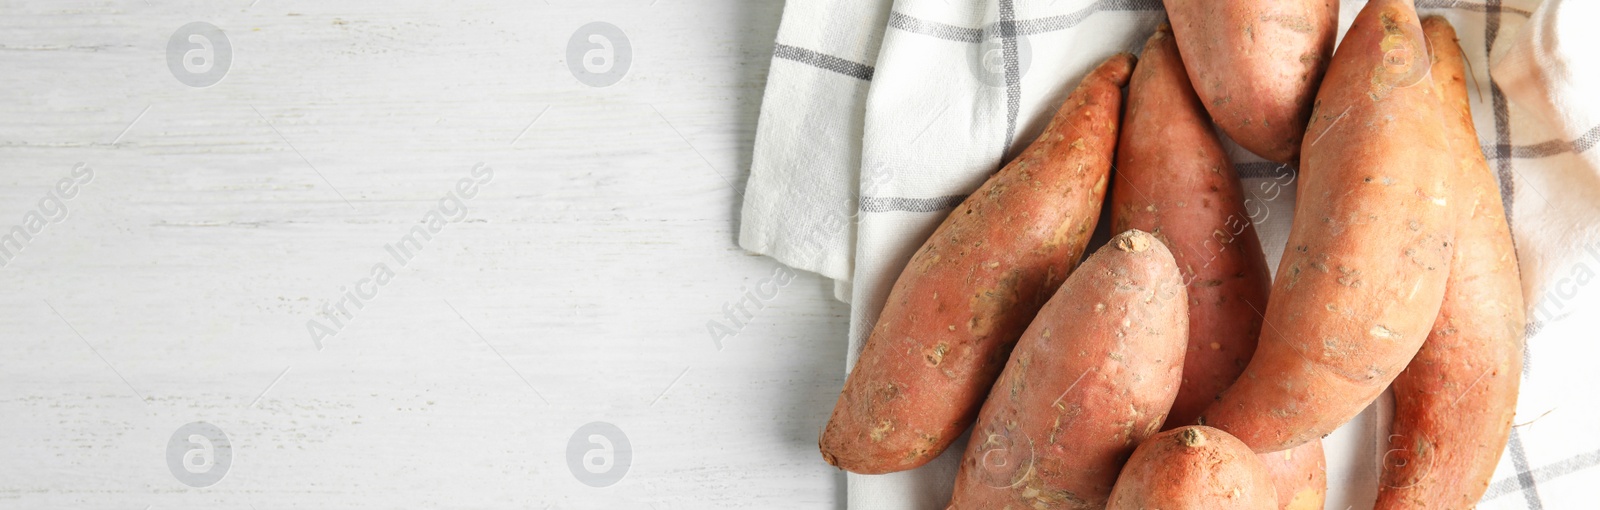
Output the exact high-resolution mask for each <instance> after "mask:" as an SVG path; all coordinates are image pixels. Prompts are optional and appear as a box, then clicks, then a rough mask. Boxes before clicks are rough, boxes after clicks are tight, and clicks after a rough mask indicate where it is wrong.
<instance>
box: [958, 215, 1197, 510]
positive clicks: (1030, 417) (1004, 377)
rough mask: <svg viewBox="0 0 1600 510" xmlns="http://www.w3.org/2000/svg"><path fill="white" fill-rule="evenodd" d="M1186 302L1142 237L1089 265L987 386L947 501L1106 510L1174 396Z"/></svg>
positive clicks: (1116, 244) (1118, 244) (1165, 254)
mask: <svg viewBox="0 0 1600 510" xmlns="http://www.w3.org/2000/svg"><path fill="white" fill-rule="evenodd" d="M1187 308H1188V306H1187V299H1186V295H1185V291H1184V287H1183V282H1182V279H1181V277H1180V276H1179V273H1178V269H1177V266H1176V264H1175V263H1174V262H1173V259H1172V255H1171V253H1170V252H1169V251H1168V249H1167V248H1166V246H1165V245H1163V244H1162V243H1161V242H1160V241H1159V240H1157V239H1155V238H1154V237H1153V236H1151V235H1150V234H1148V233H1145V232H1141V231H1137V230H1130V231H1127V232H1124V233H1122V234H1119V235H1118V236H1116V237H1114V238H1113V239H1112V240H1111V243H1110V244H1108V245H1107V246H1105V247H1104V248H1101V249H1100V250H1098V251H1096V252H1095V253H1094V255H1092V256H1090V257H1089V258H1088V260H1086V261H1084V263H1083V265H1082V266H1081V267H1079V269H1078V271H1077V272H1075V273H1073V274H1072V276H1071V277H1070V278H1068V279H1067V282H1066V283H1065V284H1063V285H1062V286H1061V288H1060V290H1058V291H1057V292H1056V294H1055V296H1054V297H1053V298H1051V299H1050V301H1049V303H1047V304H1045V306H1044V308H1043V309H1041V310H1040V311H1039V316H1038V318H1036V319H1035V320H1034V321H1033V324H1032V325H1030V326H1029V327H1028V330H1027V332H1026V333H1024V334H1023V336H1022V339H1021V340H1020V341H1019V342H1018V343H1017V347H1016V352H1015V353H1014V354H1013V355H1012V358H1011V361H1010V363H1009V364H1007V365H1006V367H1005V370H1004V372H1002V373H1001V375H1000V379H999V381H997V382H996V383H995V385H994V388H993V391H991V392H990V393H989V397H988V400H987V401H986V402H985V403H984V405H983V409H982V411H981V412H980V414H979V418H978V422H977V424H976V425H974V427H973V432H972V440H971V442H969V443H968V445H967V451H966V452H965V455H964V456H963V457H962V460H961V467H960V470H959V472H958V473H957V475H956V483H955V490H954V496H953V497H952V499H951V502H950V508H953V509H968V508H970V509H988V508H1066V509H1098V508H1104V506H1105V503H1106V498H1107V497H1108V496H1109V495H1110V493H1111V488H1112V485H1113V484H1114V483H1115V481H1116V477H1117V473H1118V471H1119V470H1120V469H1121V468H1122V464H1123V462H1124V461H1126V460H1127V458H1128V455H1129V454H1131V453H1132V452H1133V449H1134V448H1135V447H1136V446H1137V445H1138V444H1139V443H1140V442H1141V441H1143V440H1144V439H1145V438H1147V437H1149V436H1150V435H1151V434H1154V433H1156V431H1157V430H1159V428H1160V427H1161V423H1162V422H1163V421H1164V420H1165V418H1166V412H1167V409H1168V408H1170V407H1171V405H1172V399H1173V397H1174V396H1176V394H1177V389H1178V380H1179V378H1180V377H1181V374H1182V362H1183V349H1184V345H1185V340H1184V337H1185V336H1186V334H1187V331H1188V324H1187V321H1188V314H1187Z"/></svg>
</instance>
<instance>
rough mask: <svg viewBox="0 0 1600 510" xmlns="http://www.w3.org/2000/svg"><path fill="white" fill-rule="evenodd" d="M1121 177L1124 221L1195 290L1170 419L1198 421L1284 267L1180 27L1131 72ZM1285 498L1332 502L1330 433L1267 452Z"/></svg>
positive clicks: (1245, 356)
mask: <svg viewBox="0 0 1600 510" xmlns="http://www.w3.org/2000/svg"><path fill="white" fill-rule="evenodd" d="M1127 101H1128V107H1127V111H1126V112H1125V113H1124V114H1123V118H1122V135H1121V136H1122V138H1121V140H1120V141H1119V142H1118V143H1117V173H1116V177H1115V181H1116V182H1115V184H1114V185H1113V186H1112V187H1111V204H1112V207H1111V211H1112V219H1111V224H1112V228H1114V229H1115V231H1117V232H1121V231H1124V230H1127V229H1141V230H1145V231H1148V232H1150V233H1151V234H1152V235H1155V236H1156V238H1158V239H1160V240H1161V242H1163V243H1165V244H1166V245H1167V246H1168V247H1169V248H1170V249H1171V250H1172V257H1173V259H1175V260H1176V261H1177V263H1178V268H1179V270H1180V271H1181V272H1182V274H1183V278H1184V284H1185V286H1186V287H1187V290H1188V294H1189V345H1188V351H1187V353H1186V354H1185V356H1184V360H1183V383H1182V384H1181V385H1180V386H1179V389H1178V397H1177V400H1175V401H1173V404H1172V411H1171V412H1170V413H1168V414H1167V422H1166V424H1165V425H1164V426H1163V427H1162V428H1163V429H1171V428H1176V427H1180V426H1183V425H1188V424H1192V423H1194V420H1195V418H1196V417H1198V416H1200V412H1201V411H1203V410H1205V408H1206V406H1208V405H1211V403H1212V402H1214V401H1216V398H1217V395H1218V394H1220V393H1222V391H1223V390H1224V389H1227V387H1228V386H1229V385H1231V384H1233V381H1234V380H1235V379H1238V377H1239V373H1240V372H1243V371H1244V367H1245V364H1246V363H1249V362H1250V356H1251V354H1253V353H1255V350H1256V339H1257V338H1258V336H1259V335H1260V334H1261V312H1260V311H1261V310H1265V309H1266V307H1267V294H1268V290H1269V289H1270V288H1271V285H1272V276H1271V274H1269V273H1268V271H1267V260H1266V257H1265V256H1264V255H1263V254H1262V252H1261V244H1260V241H1259V240H1257V238H1256V231H1255V226H1254V225H1253V224H1252V222H1251V219H1250V215H1249V213H1248V212H1246V210H1245V205H1244V191H1243V190H1242V189H1240V186H1239V178H1238V176H1237V175H1236V174H1235V173H1234V170H1233V164H1232V162H1230V161H1229V160H1228V155H1227V153H1226V152H1225V151H1224V150H1223V148H1222V142H1221V141H1219V140H1218V139H1217V135H1216V132H1215V131H1213V130H1212V129H1211V119H1210V118H1209V117H1208V116H1207V114H1206V111H1205V108H1204V107H1203V106H1202V105H1201V104H1200V98H1198V97H1196V96H1195V93H1194V89H1193V88H1192V87H1191V86H1190V84H1189V76H1188V75H1187V74H1185V71H1184V66H1183V60H1182V59H1181V57H1180V56H1179V53H1178V47H1177V45H1176V44H1175V43H1174V42H1173V37H1172V29H1171V27H1169V26H1168V25H1165V24H1163V25H1161V26H1160V27H1158V28H1157V29H1156V33H1155V35H1152V36H1151V37H1150V40H1149V41H1147V42H1146V43H1145V46H1144V53H1143V54H1141V55H1140V56H1139V64H1138V66H1136V67H1134V70H1133V77H1131V78H1129V80H1128V100H1127ZM1261 460H1262V463H1263V464H1265V465H1266V466H1267V468H1268V472H1269V473H1271V474H1272V478H1273V483H1274V485H1275V486H1277V487H1278V489H1279V490H1278V494H1279V498H1278V499H1279V503H1281V504H1283V505H1289V504H1290V503H1291V502H1293V503H1294V505H1295V506H1292V507H1290V506H1285V508H1297V509H1303V508H1318V509H1320V508H1322V503H1323V498H1324V496H1325V495H1326V493H1327V472H1326V468H1325V467H1324V460H1323V454H1322V442H1321V441H1312V442H1309V443H1306V444H1305V445H1302V446H1300V447H1298V448H1295V449H1291V450H1286V451H1284V452H1281V453H1280V452H1273V453H1267V454H1262V455H1261Z"/></svg>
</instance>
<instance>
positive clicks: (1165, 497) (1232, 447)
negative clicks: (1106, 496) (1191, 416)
mask: <svg viewBox="0 0 1600 510" xmlns="http://www.w3.org/2000/svg"><path fill="white" fill-rule="evenodd" d="M1106 508H1107V509H1108V510H1154V509H1160V510H1185V509H1195V510H1201V509H1204V510H1224V509H1239V510H1246V509H1249V510H1274V509H1276V508H1278V494H1277V492H1275V491H1274V490H1273V488H1272V480H1271V478H1270V477H1269V476H1268V475H1267V467H1266V466H1265V465H1263V464H1262V463H1261V459H1260V458H1258V457H1256V455H1255V453H1254V452H1251V451H1250V447H1249V446H1245V444H1244V443H1243V442H1240V441H1239V440H1238V439H1235V438H1234V437H1233V436H1230V435H1228V434H1227V433H1226V432H1223V431H1221V430H1217V429H1214V428H1211V427H1203V426H1188V427H1180V428H1176V429H1172V430H1169V431H1166V432H1162V433H1160V434H1156V435H1155V436H1154V437H1151V438H1150V439H1149V440H1146V441H1145V442H1144V444H1141V445H1139V449H1137V450H1135V451H1134V452H1133V457H1132V458H1130V459H1128V465H1127V466H1124V467H1123V468H1122V475H1121V476H1120V477H1118V478H1117V487H1116V489H1115V490H1113V491H1112V492H1111V504H1110V505H1108V506H1107V507H1106Z"/></svg>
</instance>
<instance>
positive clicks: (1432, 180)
mask: <svg viewBox="0 0 1600 510" xmlns="http://www.w3.org/2000/svg"><path fill="white" fill-rule="evenodd" d="M1428 63H1429V60H1428V58H1427V46H1426V45H1425V43H1424V41H1423V39H1422V27H1421V25H1420V24H1419V23H1418V20H1417V13H1416V11H1415V10H1414V9H1413V8H1412V6H1411V3H1410V2H1408V1H1403V0H1372V1H1371V2H1369V3H1367V5H1366V7H1364V8H1363V9H1362V10H1361V13H1360V14H1359V15H1357V16H1356V19H1355V23H1354V24H1353V25H1351V27H1350V30H1349V32H1347V33H1346V34H1345V38H1344V41H1343V42H1341V43H1340V45H1339V49H1338V51H1337V52H1335V53H1334V55H1333V62H1332V63H1331V64H1329V67H1328V74H1327V78H1326V79H1325V80H1324V81H1323V82H1322V87H1321V89H1320V90H1319V91H1318V92H1317V102H1316V105H1315V107H1314V108H1315V109H1314V112H1313V113H1314V114H1313V116H1312V119H1311V124H1310V126H1309V127H1308V129H1307V134H1306V146H1305V149H1304V150H1303V151H1302V155H1301V162H1300V169H1301V174H1300V184H1299V185H1300V188H1299V192H1298V194H1297V198H1298V201H1297V202H1296V203H1295V217H1294V221H1293V223H1292V224H1291V226H1290V231H1289V242H1288V246H1287V247H1286V249H1285V250H1284V255H1283V260H1282V262H1281V264H1280V265H1279V267H1278V275H1277V278H1276V279H1275V280H1274V281H1273V288H1272V296H1271V297H1270V298H1269V299H1268V301H1267V310H1266V318H1265V319H1264V321H1263V327H1262V332H1261V340H1260V342H1259V343H1258V344H1257V345H1256V353H1255V356H1254V357H1252V358H1251V359H1250V364H1249V365H1248V366H1247V367H1245V370H1244V373H1243V374H1242V375H1241V376H1240V378H1239V380H1238V381H1237V382H1235V383H1234V385H1233V386H1231V387H1229V388H1228V389H1227V390H1226V391H1224V392H1223V393H1222V396H1221V397H1219V398H1218V400H1217V402H1216V403H1214V404H1212V405H1211V407H1209V408H1207V409H1206V411H1205V412H1204V413H1203V414H1202V416H1201V418H1200V423H1203V424H1205V425H1210V426H1213V427H1217V428H1220V429H1222V430H1226V431H1228V433H1230V434H1233V435H1234V436H1235V437H1238V438H1239V439H1240V440H1241V441H1244V442H1245V444H1248V445H1250V447H1251V448H1254V449H1255V450H1256V451H1257V452H1262V453H1264V452H1274V451H1280V450H1284V449H1288V448H1293V447H1295V446H1298V445H1300V444H1302V443H1305V442H1307V441H1310V440H1312V439H1315V438H1317V437H1321V436H1324V435H1327V434H1328V433H1329V432H1332V431H1333V429H1334V428H1336V427H1338V426H1339V425H1341V424H1343V423H1345V422H1346V421H1349V420H1350V418H1352V417H1355V415H1356V414H1357V413H1359V412H1361V410H1362V409H1363V408H1365V407H1366V405H1367V404H1369V403H1371V402H1372V401H1373V400H1374V399H1376V398H1377V396H1378V395H1379V394H1381V393H1382V392H1383V389H1384V388H1385V387H1387V386H1388V385H1389V382H1390V381H1393V380H1394V378H1395V377H1396V376H1398V375H1399V374H1400V371H1401V370H1403V369H1404V368H1405V366H1406V364H1407V363H1409V362H1410V361H1411V357H1412V356H1414V355H1416V353H1417V349H1419V348H1420V347H1422V341H1423V339H1425V338H1427V334H1428V330H1429V328H1430V326H1431V325H1432V324H1433V319H1434V317H1437V316H1438V313H1439V307H1440V304H1441V303H1442V301H1443V300H1444V284H1445V278H1446V277H1447V275H1448V273H1449V265H1450V258H1451V255H1452V253H1453V252H1454V248H1455V244H1456V243H1455V223H1456V222H1455V216H1456V214H1455V210H1456V209H1455V208H1454V207H1451V205H1450V199H1451V198H1452V196H1453V195H1452V192H1451V187H1450V179H1451V178H1453V177H1454V175H1455V173H1456V171H1455V166H1456V165H1455V162H1454V161H1453V160H1452V158H1451V157H1450V156H1449V154H1450V153H1449V149H1448V142H1447V141H1446V138H1445V133H1444V128H1443V123H1442V122H1441V117H1440V107H1439V100H1438V97H1437V93H1436V92H1434V90H1433V85H1432V82H1431V81H1430V80H1429V79H1428Z"/></svg>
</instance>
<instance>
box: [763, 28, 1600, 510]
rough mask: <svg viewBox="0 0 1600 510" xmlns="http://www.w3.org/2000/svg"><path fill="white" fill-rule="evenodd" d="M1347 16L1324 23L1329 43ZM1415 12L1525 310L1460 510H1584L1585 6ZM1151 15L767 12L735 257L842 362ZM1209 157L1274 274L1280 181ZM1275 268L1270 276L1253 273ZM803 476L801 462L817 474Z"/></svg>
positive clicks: (1367, 477) (1375, 434)
mask: <svg viewBox="0 0 1600 510" xmlns="http://www.w3.org/2000/svg"><path fill="white" fill-rule="evenodd" d="M1363 3H1364V2H1363V1H1351V0H1346V1H1344V2H1342V4H1341V7H1340V9H1341V11H1340V15H1341V33H1342V31H1343V30H1345V29H1348V28H1349V24H1350V22H1351V20H1352V19H1353V18H1354V16H1355V14H1356V13H1357V12H1358V11H1359V10H1360V8H1361V7H1362V5H1363ZM1596 4H1597V3H1596V2H1594V1H1593V0H1545V1H1543V2H1541V1H1539V0H1523V1H1516V0H1505V1H1499V0H1488V1H1482V0H1474V1H1466V0H1418V1H1417V6H1418V8H1419V10H1421V11H1422V12H1423V14H1424V15H1430V14H1438V15H1443V16H1445V17H1447V18H1448V19H1449V20H1450V22H1451V23H1452V24H1454V25H1455V27H1456V30H1457V33H1458V35H1459V36H1460V38H1461V45H1462V47H1463V49H1464V50H1465V52H1466V54H1467V56H1468V58H1469V59H1470V64H1471V67H1470V69H1469V71H1470V72H1471V73H1472V75H1473V81H1472V82H1470V83H1469V88H1470V89H1471V90H1470V91H1469V93H1470V94H1471V96H1472V99H1473V103H1472V108H1473V113H1474V117H1475V120H1476V121H1477V125H1478V133H1479V135H1480V136H1482V137H1484V138H1485V140H1484V141H1483V150H1484V153H1485V154H1486V155H1487V156H1488V158H1489V162H1490V165H1491V166H1492V167H1493V168H1494V169H1495V170H1496V171H1497V172H1498V173H1499V176H1500V183H1501V193H1502V195H1503V197H1504V201H1505V206H1506V208H1507V210H1508V212H1509V214H1508V217H1509V218H1510V219H1511V222H1512V228H1513V230H1514V233H1515V241H1516V245H1517V254H1518V258H1519V261H1520V263H1521V267H1522V274H1523V280H1524V293H1525V297H1526V298H1527V302H1528V304H1529V311H1528V317H1529V324H1528V328H1527V329H1528V352H1527V354H1526V359H1527V365H1526V367H1525V368H1524V373H1523V376H1524V381H1523V383H1522V396H1521V399H1520V402H1519V405H1518V410H1517V411H1518V412H1517V420H1516V423H1517V426H1516V427H1515V428H1514V429H1513V431H1512V434H1511V439H1510V444H1509V445H1508V447H1507V452H1506V454H1505V455H1504V456H1503V459H1502V461H1501V465H1500V466H1499V469H1498V470H1497V471H1496V473H1495V478H1494V480H1493V482H1492V485H1491V486H1490V488H1489V491H1488V493H1487V494H1486V495H1485V496H1484V498H1483V502H1482V504H1481V505H1480V507H1481V508H1534V509H1538V508H1594V507H1595V503H1594V501H1595V500H1596V499H1600V498H1597V496H1600V469H1597V468H1595V466H1596V465H1597V464H1600V405H1597V404H1600V392H1597V391H1596V388H1600V370H1596V369H1594V368H1592V367H1589V366H1586V365H1587V363H1589V362H1591V361H1592V360H1596V359H1600V344H1597V343H1596V342H1594V341H1592V339H1593V338H1594V332H1595V331H1596V330H1600V313H1596V312H1600V285H1591V281H1593V280H1600V151H1593V150H1590V149H1592V148H1593V147H1594V145H1595V142H1596V141H1597V140H1600V99H1592V98H1593V95H1592V94H1594V93H1596V92H1600V54H1595V53H1594V51H1595V50H1596V49H1597V48H1600V33H1597V32H1600V31H1597V30H1595V29H1594V28H1593V27H1590V26H1586V25H1592V24H1593V21H1595V20H1600V5H1596ZM1164 17H1165V15H1164V14H1163V12H1162V7H1161V2H1160V0H1055V1H1049V0H896V1H891V0H788V2H787V4H786V5H785V7H784V17H783V24H782V26H781V28H780V30H779V32H778V40H777V47H776V50H775V51H774V52H773V61H772V68H771V74H770V75H769V77H768V84H767V91H766V97H765V100H764V102H763V105H762V111H761V119H760V124H759V128H758V132H757V138H756V146H755V155H754V160H753V163H752V167H751V173H750V179H749V182H748V185H747V189H746V193H745V202H744V211H743V217H742V219H741V226H740V244H741V245H742V246H743V247H745V248H746V249H749V250H751V251H754V252H758V253H762V254H766V255H770V256H772V257H774V258H776V259H778V260H779V261H781V262H783V263H785V264H788V265H791V266H794V267H796V268H799V269H805V270H809V271H814V272H817V273H820V274H822V275H824V276H827V277H829V278H831V279H833V280H834V281H835V282H836V287H835V291H836V292H835V293H836V296H837V297H839V298H840V299H841V300H844V301H847V302H851V303H853V306H852V309H851V321H850V336H849V342H850V346H851V349H850V351H849V352H850V355H849V358H850V359H848V360H846V363H847V366H848V365H849V364H853V363H854V361H855V357H856V355H857V353H858V352H859V350H860V347H861V344H862V343H863V341H864V340H865V335H866V332H868V331H869V330H870V329H871V328H870V326H871V325H872V324H873V322H874V321H875V320H876V319H877V315H878V313H879V310H880V307H881V306H882V303H883V302H884V300H885V299H886V297H887V294H888V291H889V288H890V286H891V285H892V284H893V282H894V279H895V278H896V276H898V275H899V272H900V269H901V268H902V267H903V266H904V264H905V262H906V261H907V260H909V258H910V257H911V254H912V252H913V251H915V250H916V248H917V247H918V246H920V245H921V243H922V241H923V240H924V239H926V238H927V236H928V235H929V234H931V233H932V231H933V229H934V228H935V227H936V226H937V225H938V224H939V222H940V221H941V220H942V219H943V218H944V217H945V215H946V214H947V213H948V211H949V210H950V209H951V208H952V207H954V206H955V205H956V204H958V203H960V201H961V200H962V199H964V198H965V196H966V194H967V193H969V192H970V191H971V190H973V189H975V188H976V187H977V186H978V185H979V184H981V183H982V182H983V180H984V179H986V178H987V177H988V176H989V175H990V174H991V173H993V172H994V171H995V170H996V169H998V168H999V166H1000V165H1001V164H1002V163H1003V162H1004V161H1006V160H1008V159H1010V157H1012V156H1013V155H1015V153H1016V151H1018V150H1020V149H1021V148H1022V147H1024V146H1026V144H1027V143H1028V142H1029V141H1031V140H1032V139H1033V137H1034V136H1036V135H1037V134H1038V132H1039V131H1040V130H1041V129H1043V127H1044V124H1045V123H1046V122H1047V121H1048V120H1049V116H1050V114H1051V113H1052V112H1053V111H1054V110H1055V107H1056V106H1057V105H1058V104H1059V103H1060V101H1061V100H1062V98H1063V97H1065V95H1066V94H1067V92H1069V91H1070V90H1071V89H1072V87H1073V86H1075V85H1076V83H1077V82H1078V80H1079V79H1080V78H1082V76H1083V75H1084V74H1086V73H1087V71H1088V70H1089V69H1091V68H1092V67H1093V66H1095V65H1096V64H1098V63H1099V62H1100V61H1102V60H1104V59H1105V58H1106V57H1108V56H1110V55H1111V54H1112V53H1115V52H1118V51H1136V50H1137V49H1138V48H1140V47H1142V45H1143V42H1144V40H1145V38H1146V37H1148V36H1149V35H1150V34H1151V33H1152V31H1153V30H1154V29H1155V26H1156V25H1157V24H1158V23H1160V22H1161V21H1162V19H1164ZM1224 143H1225V144H1227V145H1229V147H1230V151H1231V153H1232V155H1233V157H1234V161H1235V162H1236V164H1237V166H1238V170H1239V175H1240V176H1241V178H1242V179H1243V181H1244V182H1243V186H1244V188H1245V190H1247V192H1248V193H1249V195H1250V197H1249V201H1250V203H1249V204H1248V207H1250V210H1251V211H1252V217H1253V219H1255V220H1256V228H1257V230H1258V232H1259V234H1260V237H1261V241H1262V243H1263V246H1264V248H1265V250H1266V252H1267V256H1268V259H1269V260H1270V261H1273V264H1274V266H1275V265H1276V261H1277V259H1278V258H1279V256H1280V255H1281V254H1282V251H1283V246H1284V243H1285V241H1286V239H1287V237H1288V231H1289V224H1290V216H1291V214H1292V211H1293V208H1294V194H1295V189H1294V180H1295V178H1296V173H1295V170H1294V169H1293V168H1290V167H1287V166H1283V165H1277V164H1273V163H1268V162H1265V161H1263V160H1262V159H1260V158H1258V157H1256V156H1254V155H1252V154H1249V153H1248V152H1245V151H1244V150H1242V149H1239V148H1238V147H1237V146H1234V145H1232V144H1231V142H1226V141H1225V142H1224ZM1273 270H1274V271H1276V268H1275V267H1274V268H1273ZM1390 405H1391V404H1390V403H1389V400H1388V398H1384V399H1380V400H1379V404H1377V405H1375V406H1374V408H1372V409H1368V411H1367V412H1365V413H1363V414H1362V415H1361V416H1359V417H1357V418H1356V419H1355V420H1353V421H1352V422H1351V423H1350V424H1347V425H1346V426H1345V427H1343V428H1341V429H1340V430H1339V431H1337V432H1335V433H1334V434H1333V435H1331V436H1329V437H1328V438H1327V440H1326V446H1327V450H1328V457H1329V459H1328V461H1329V463H1328V468H1329V473H1328V475H1329V486H1330V487H1329V500H1328V505H1327V507H1328V508H1333V509H1344V508H1347V507H1353V508H1370V507H1371V506H1372V502H1373V500H1374V498H1375V496H1376V492H1377V487H1378V481H1377V471H1378V463H1379V459H1380V457H1381V454H1382V453H1383V451H1384V449H1386V447H1387V446H1386V445H1387V442H1386V440H1385V439H1386V434H1387V428H1388V416H1389V414H1388V406H1390ZM964 450H965V445H964V441H963V442H959V443H957V444H956V445H954V446H952V447H951V448H950V450H949V451H947V452H946V453H945V455H943V456H942V457H940V458H939V459H937V460H935V461H934V462H932V463H930V464H929V465H927V466H925V467H922V468H920V469H916V470H912V471H907V472H902V473H895V474H889V475H880V476H865V475H854V474H851V475H849V482H848V483H849V487H848V491H849V492H848V498H849V506H850V508H852V509H936V508H943V507H944V505H945V504H946V503H947V502H948V500H949V494H950V484H951V481H952V480H953V479H954V477H955V469H956V465H957V461H958V460H959V457H960V455H961V454H962V452H963V451H964ZM819 462H820V461H819Z"/></svg>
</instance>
